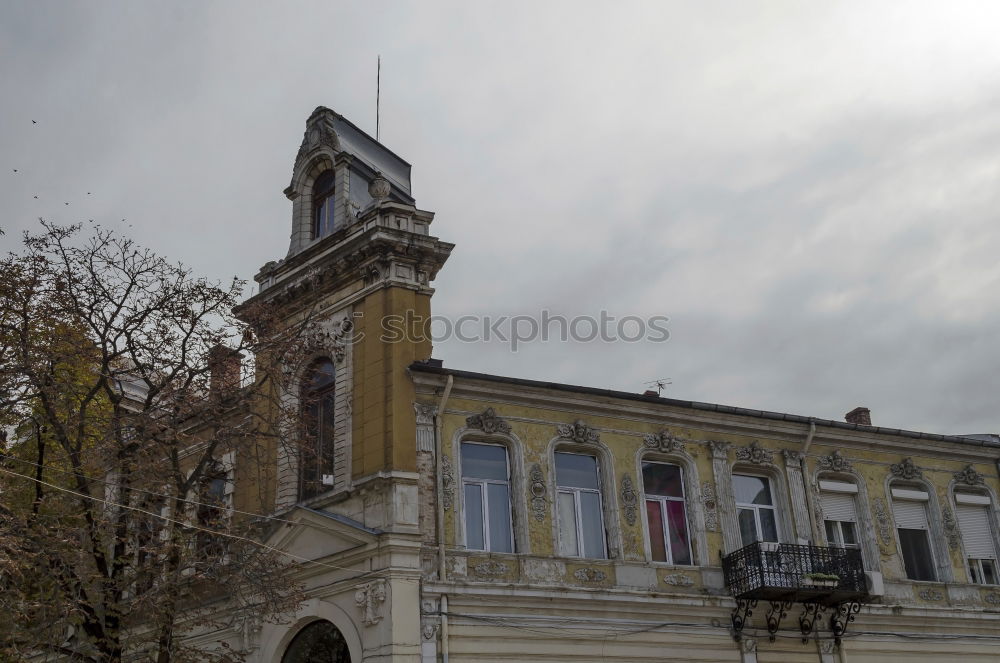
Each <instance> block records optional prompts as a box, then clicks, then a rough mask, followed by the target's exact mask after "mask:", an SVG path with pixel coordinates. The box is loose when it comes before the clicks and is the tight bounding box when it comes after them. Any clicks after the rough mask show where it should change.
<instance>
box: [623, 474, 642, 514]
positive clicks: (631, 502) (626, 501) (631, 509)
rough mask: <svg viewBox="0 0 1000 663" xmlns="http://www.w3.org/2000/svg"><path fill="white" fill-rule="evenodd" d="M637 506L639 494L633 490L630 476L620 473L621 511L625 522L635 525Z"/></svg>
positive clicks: (633, 486)
mask: <svg viewBox="0 0 1000 663" xmlns="http://www.w3.org/2000/svg"><path fill="white" fill-rule="evenodd" d="M638 506H639V496H638V495H637V494H636V492H635V485H634V484H633V483H632V477H630V476H629V475H628V474H627V473H626V474H624V475H622V512H623V513H624V514H625V522H627V523H628V524H629V525H635V521H636V518H637V516H638Z"/></svg>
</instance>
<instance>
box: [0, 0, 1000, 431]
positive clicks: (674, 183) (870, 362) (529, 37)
mask: <svg viewBox="0 0 1000 663" xmlns="http://www.w3.org/2000/svg"><path fill="white" fill-rule="evenodd" d="M998 24H1000V5H997V3H996V2H984V3H980V4H969V3H960V2H955V1H953V0H951V1H948V2H940V3H935V4H920V3H917V2H905V3H904V2H891V3H873V2H854V3H851V2H838V3H819V2H792V3H779V2H735V1H734V2H728V3H709V2H686V3H679V2H678V3H668V2H647V3H628V2H614V3H608V2H606V3H597V2H589V3H588V2H537V1H535V2H512V1H511V0H505V1H504V2H493V3H487V2H467V1H464V2H456V3H443V2H428V1H424V2H415V3H409V4H404V3H397V2H392V3H389V2H375V1H368V2H363V3H361V2H333V1H331V0H326V1H324V2H317V3H308V2H302V1H296V2H290V3H271V2H268V3H265V2H247V1H245V0H241V1H240V2H193V1H185V2H86V3H84V2H78V3H71V2H54V1H53V2H38V1H37V0H27V1H25V0H6V1H5V2H3V3H2V4H0V77H2V78H0V81H2V88H0V89H2V99H3V109H2V115H0V118H2V122H0V162H2V165H3V166H4V172H3V173H0V200H2V204H3V208H2V209H3V214H2V216H0V227H3V228H4V229H5V230H6V231H7V235H6V236H5V237H0V243H2V246H3V248H4V249H13V248H16V247H17V245H18V237H19V235H20V231H21V230H23V229H26V228H31V227H34V226H35V225H36V224H37V218H38V217H39V216H44V217H46V218H50V219H52V220H54V221H59V222H73V221H86V220H87V219H95V220H97V221H100V222H103V223H105V224H107V225H110V226H112V227H116V228H121V229H123V230H125V231H127V232H128V233H130V234H131V235H132V236H133V237H134V238H136V239H137V240H139V241H140V242H141V243H143V244H145V245H147V246H149V247H151V248H153V249H155V250H157V251H158V252H160V253H162V254H164V255H166V256H168V257H170V258H173V259H177V260H181V261H183V262H185V263H186V264H188V265H190V266H191V267H193V268H194V269H195V270H196V271H197V272H199V273H202V274H205V275H208V276H212V277H215V278H229V277H232V276H234V275H239V276H241V277H245V278H251V277H252V276H253V274H254V273H256V271H257V269H258V268H259V267H260V266H261V265H262V264H263V263H265V262H266V261H268V260H272V259H276V258H281V257H283V256H284V255H285V253H286V251H287V248H288V235H289V232H290V212H291V204H290V203H289V202H288V200H287V199H286V198H285V197H284V196H283V195H282V190H283V189H284V188H285V187H286V186H287V185H288V181H289V178H290V175H291V168H292V162H293V160H294V157H295V153H296V151H297V149H298V146H299V143H300V141H301V139H302V132H303V130H304V122H305V119H306V117H307V116H308V115H309V113H310V112H311V111H312V110H313V108H315V107H316V106H318V105H325V106H329V107H330V108H333V109H334V110H336V111H337V112H339V113H341V114H342V115H344V116H346V117H347V118H349V119H351V120H352V121H353V122H354V123H356V124H357V125H358V126H360V127H361V128H363V129H365V130H368V131H370V132H371V133H374V128H375V63H376V56H377V54H381V55H382V133H381V137H382V142H383V143H384V144H386V145H387V146H388V147H389V148H390V149H392V150H393V151H395V152H396V153H397V154H399V155H400V156H402V157H403V158H404V159H406V160H407V161H409V162H410V163H411V164H413V192H414V195H415V197H416V199H417V205H418V206H419V207H420V208H422V209H427V210H431V211H434V212H436V214H437V216H436V218H435V222H434V224H433V226H432V232H434V233H435V234H436V235H438V236H439V237H441V238H442V239H444V240H447V241H450V242H454V243H456V244H457V247H456V249H455V251H454V253H453V254H452V257H451V259H450V260H449V262H448V264H447V265H446V266H445V268H444V269H443V270H442V272H441V274H440V275H439V278H438V279H437V281H436V282H435V287H436V288H437V294H436V295H435V297H434V310H435V312H436V313H437V314H441V315H446V316H450V317H457V316H459V315H463V314H481V315H492V316H498V315H517V314H523V315H538V313H539V311H541V310H542V309H548V310H551V311H553V312H554V313H559V314H562V315H566V316H568V317H573V316H577V315H594V316H596V315H598V314H599V313H600V311H601V310H606V311H607V312H608V314H609V315H614V316H617V317H621V316H625V315H638V316H653V315H663V316H669V318H670V323H669V329H670V334H671V338H670V340H669V341H668V342H665V343H648V342H647V343H631V344H630V343H614V344H605V343H589V344H587V343H554V342H552V341H550V342H548V343H535V344H529V345H527V346H525V347H523V348H521V349H519V350H518V352H516V353H511V352H510V350H509V348H507V346H505V345H504V344H503V343H480V344H463V343H460V342H457V341H447V342H441V343H438V344H437V345H436V347H435V355H436V356H437V357H439V358H441V359H443V360H444V362H445V365H446V366H450V367H453V368H461V369H465V370H474V371H482V372H490V373H499V374H503V375H513V376H518V377H525V378H534V379H543V380H551V381H557V382H569V383H576V384H584V385H589V386H595V387H607V388H613V389H621V390H625V391H632V392H641V391H643V390H644V389H645V388H647V385H646V384H645V383H646V382H647V381H650V380H654V379H657V378H670V380H671V381H672V384H671V385H669V386H668V387H667V388H666V390H665V391H664V395H667V396H672V397H676V398H690V399H695V400H702V401H709V402H715V403H724V404H728V405H738V406H745V407H752V408H761V409H768V410H777V411H783V412H793V413H796V414H804V415H812V416H817V417H823V418H832V419H840V418H842V416H843V414H844V413H845V412H847V411H848V410H850V409H852V408H853V407H855V406H857V405H865V406H868V407H870V408H871V410H872V418H873V421H874V423H875V424H876V425H883V426H890V427H900V428H909V429H916V430H925V431H932V432H943V433H984V432H1000V407H998V403H997V401H998V396H1000V351H998V342H997V341H998V329H1000V305H998V304H1000V302H998V298H1000V295H998V293H1000V261H998V260H997V255H998V250H1000V226H998V223H997V220H998V219H997V217H998V210H1000V187H998V177H1000V113H998V112H997V108H998V102H1000V39H997V36H996V27H997V25H998ZM32 120H34V121H35V122H37V124H33V123H32ZM15 168H16V169H17V171H18V172H17V173H14V172H13V170H14V169H15ZM88 192H89V193H88ZM34 196H38V198H37V199H35V198H34ZM66 202H68V203H70V204H69V205H65V204H64V203H66ZM122 219H125V221H124V222H123V221H122Z"/></svg>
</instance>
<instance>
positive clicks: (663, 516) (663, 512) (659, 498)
mask: <svg viewBox="0 0 1000 663" xmlns="http://www.w3.org/2000/svg"><path fill="white" fill-rule="evenodd" d="M646 463H650V464H653V465H669V466H671V467H676V468H677V469H678V470H679V471H680V473H681V482H680V483H681V496H680V497H673V496H671V495H657V494H655V493H647V492H646V484H645V482H643V486H642V495H643V511H644V512H645V506H646V505H645V503H646V502H658V503H659V506H660V522H662V523H663V549H664V550H666V552H667V561H666V562H661V561H659V560H652V562H653V563H654V564H664V563H665V564H677V563H676V562H675V561H674V551H673V550H672V549H671V547H670V539H668V538H667V532H668V524H667V523H668V520H667V504H666V503H667V502H680V503H681V504H683V505H684V509H683V513H684V530H685V531H686V532H687V546H688V559H690V560H691V563H690V564H679V566H693V565H694V552H693V551H692V545H691V537H692V532H691V523H690V520H689V518H688V512H687V507H688V505H687V489H686V487H685V485H684V482H685V476H684V467H683V466H682V465H680V464H678V463H668V462H665V461H659V460H643V461H642V463H641V464H640V468H641V467H642V465H645V464H646ZM640 476H641V475H640ZM772 499H773V497H772ZM645 515H646V535H647V540H646V544H647V545H648V546H649V548H648V549H649V551H650V556H652V550H653V547H652V541H651V540H652V536H653V533H652V528H651V527H650V525H649V514H648V513H646V514H645Z"/></svg>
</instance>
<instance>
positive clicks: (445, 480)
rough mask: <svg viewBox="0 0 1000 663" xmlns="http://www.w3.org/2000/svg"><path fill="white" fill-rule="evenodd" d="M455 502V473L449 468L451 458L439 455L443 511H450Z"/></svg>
mask: <svg viewBox="0 0 1000 663" xmlns="http://www.w3.org/2000/svg"><path fill="white" fill-rule="evenodd" d="M454 500H455V471H454V469H452V466H451V458H449V457H448V456H446V455H444V454H441V502H442V503H443V504H444V510H445V511H448V510H450V509H451V506H452V503H453V502H454Z"/></svg>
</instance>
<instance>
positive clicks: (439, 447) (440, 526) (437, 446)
mask: <svg viewBox="0 0 1000 663" xmlns="http://www.w3.org/2000/svg"><path fill="white" fill-rule="evenodd" d="M453 384H455V376H453V375H449V376H448V382H447V383H446V384H445V386H444V393H443V394H442V395H441V403H440V404H439V405H438V410H437V415H436V416H435V417H434V457H435V459H436V461H437V539H438V580H439V581H440V582H444V581H445V580H446V579H447V573H448V571H447V565H446V564H445V557H444V499H443V497H442V496H443V495H444V476H443V473H442V466H443V465H444V463H443V461H442V456H441V454H442V452H443V450H444V443H443V442H442V440H441V428H442V424H441V420H442V418H443V416H444V408H445V406H446V405H447V404H448V397H449V396H451V387H452V385H453ZM440 605H441V608H440V613H441V662H442V663H448V595H447V594H444V593H442V594H441V604H440Z"/></svg>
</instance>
